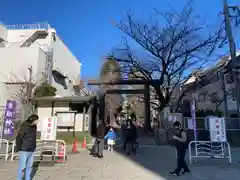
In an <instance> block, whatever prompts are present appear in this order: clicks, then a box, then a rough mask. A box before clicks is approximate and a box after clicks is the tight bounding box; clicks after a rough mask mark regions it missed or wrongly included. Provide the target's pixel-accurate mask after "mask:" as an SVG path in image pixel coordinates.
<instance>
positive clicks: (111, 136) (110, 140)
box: [104, 127, 117, 151]
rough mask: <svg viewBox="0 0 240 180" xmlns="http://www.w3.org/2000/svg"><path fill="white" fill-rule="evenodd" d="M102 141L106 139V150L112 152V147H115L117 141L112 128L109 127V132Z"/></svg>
mask: <svg viewBox="0 0 240 180" xmlns="http://www.w3.org/2000/svg"><path fill="white" fill-rule="evenodd" d="M104 139H107V144H108V150H109V151H113V146H114V145H115V141H116V139H117V136H116V133H115V131H114V130H113V128H112V127H110V130H109V131H108V133H107V134H106V135H105V136H104Z"/></svg>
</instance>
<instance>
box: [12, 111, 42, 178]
mask: <svg viewBox="0 0 240 180" xmlns="http://www.w3.org/2000/svg"><path fill="white" fill-rule="evenodd" d="M37 120H38V115H36V114H33V115H31V116H29V117H28V119H27V120H26V121H25V122H23V124H22V125H21V127H20V129H19V132H18V134H17V137H16V150H17V152H19V156H20V160H19V167H18V176H17V180H22V179H23V177H25V180H31V179H32V177H31V173H32V169H33V160H34V151H35V149H36V144H37V143H36V139H37Z"/></svg>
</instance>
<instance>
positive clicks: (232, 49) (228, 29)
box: [223, 0, 240, 117]
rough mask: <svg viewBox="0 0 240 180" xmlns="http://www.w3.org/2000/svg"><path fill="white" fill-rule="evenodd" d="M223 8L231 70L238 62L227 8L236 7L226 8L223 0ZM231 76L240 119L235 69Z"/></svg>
mask: <svg viewBox="0 0 240 180" xmlns="http://www.w3.org/2000/svg"><path fill="white" fill-rule="evenodd" d="M223 6H224V20H225V31H226V35H227V38H228V43H229V50H230V54H231V62H230V67H229V69H228V70H231V69H232V68H236V67H237V65H238V61H237V57H236V44H235V42H234V38H233V35H232V27H231V20H230V16H229V8H237V7H238V6H231V7H230V6H228V3H227V0H223ZM231 65H232V66H231ZM232 75H233V79H234V89H235V94H236V104H237V112H238V117H240V94H239V91H238V89H239V88H238V87H239V85H238V73H237V68H236V69H233V70H232ZM224 83H225V82H224Z"/></svg>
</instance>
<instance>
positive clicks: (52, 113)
mask: <svg viewBox="0 0 240 180" xmlns="http://www.w3.org/2000/svg"><path fill="white" fill-rule="evenodd" d="M51 116H54V101H53V102H52V110H51Z"/></svg>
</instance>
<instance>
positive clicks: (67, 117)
mask: <svg viewBox="0 0 240 180" xmlns="http://www.w3.org/2000/svg"><path fill="white" fill-rule="evenodd" d="M57 117H58V122H57V126H62V127H73V126H74V118H75V113H71V112H61V113H57Z"/></svg>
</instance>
